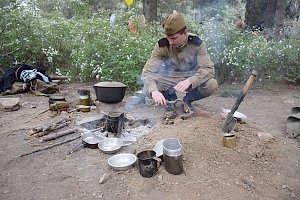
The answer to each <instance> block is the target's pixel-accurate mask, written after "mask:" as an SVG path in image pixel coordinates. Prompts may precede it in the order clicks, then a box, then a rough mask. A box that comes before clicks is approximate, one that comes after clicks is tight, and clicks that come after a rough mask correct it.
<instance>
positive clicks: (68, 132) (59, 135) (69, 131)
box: [40, 128, 78, 142]
mask: <svg viewBox="0 0 300 200" xmlns="http://www.w3.org/2000/svg"><path fill="white" fill-rule="evenodd" d="M77 130H78V129H77V128H73V129H69V130H65V131H62V132H59V133H53V134H50V135H46V136H44V137H42V138H41V139H40V142H47V141H50V140H54V139H57V138H59V137H62V136H65V135H68V134H71V133H75V132H77Z"/></svg>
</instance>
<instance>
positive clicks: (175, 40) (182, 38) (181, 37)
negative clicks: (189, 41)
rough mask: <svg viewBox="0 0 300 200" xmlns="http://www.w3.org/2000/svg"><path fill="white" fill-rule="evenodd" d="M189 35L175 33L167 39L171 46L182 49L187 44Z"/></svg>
mask: <svg viewBox="0 0 300 200" xmlns="http://www.w3.org/2000/svg"><path fill="white" fill-rule="evenodd" d="M186 37H187V34H186V32H184V33H175V34H173V35H167V39H168V41H169V43H170V45H172V46H174V47H180V46H182V45H184V44H185V42H186Z"/></svg>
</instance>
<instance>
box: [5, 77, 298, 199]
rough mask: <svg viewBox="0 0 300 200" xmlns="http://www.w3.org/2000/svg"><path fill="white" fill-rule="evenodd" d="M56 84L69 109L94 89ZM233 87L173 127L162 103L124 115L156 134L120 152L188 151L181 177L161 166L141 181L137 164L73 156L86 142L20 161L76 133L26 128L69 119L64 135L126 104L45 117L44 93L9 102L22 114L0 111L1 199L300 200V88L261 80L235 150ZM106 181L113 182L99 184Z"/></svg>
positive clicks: (248, 102)
mask: <svg viewBox="0 0 300 200" xmlns="http://www.w3.org/2000/svg"><path fill="white" fill-rule="evenodd" d="M91 85H92V84H91ZM233 86H234V87H233ZM60 87H61V93H63V94H64V95H65V97H66V99H67V101H68V102H70V103H71V106H72V107H73V108H74V107H75V105H76V104H78V99H79V96H78V94H77V89H78V88H79V87H84V88H89V89H90V90H91V94H92V98H95V93H94V91H93V88H92V87H90V86H89V85H88V84H86V85H83V84H78V83H76V84H75V83H72V84H67V83H66V84H61V85H60ZM230 87H231V88H235V89H237V88H238V89H240V88H241V87H242V86H241V85H231V86H230ZM227 89H228V86H225V85H222V86H221V87H220V89H219V91H217V92H216V93H215V94H214V95H212V96H210V97H208V98H206V99H203V100H200V101H198V102H195V103H194V107H195V108H196V109H198V110H202V111H203V112H205V113H206V114H207V115H201V116H198V117H193V118H190V119H187V120H182V119H180V118H176V119H175V121H174V124H167V125H166V124H163V123H162V122H163V116H164V109H163V108H160V107H153V106H146V105H143V106H137V107H135V108H133V109H131V110H129V111H128V112H126V113H125V115H127V116H131V117H136V118H138V117H145V118H147V119H149V121H150V122H151V124H152V126H153V129H152V130H151V131H150V132H148V133H147V134H145V135H144V136H143V137H140V138H139V139H138V141H137V142H136V143H135V144H133V145H130V146H128V147H123V149H122V150H121V152H131V153H132V152H134V153H135V154H137V153H138V152H140V151H143V150H146V149H153V147H154V145H155V144H156V143H157V142H158V141H159V140H161V139H165V138H170V137H172V138H178V139H179V141H180V142H181V144H182V146H183V159H184V161H183V167H184V171H185V174H184V173H182V174H181V175H172V174H169V173H168V172H167V171H166V170H165V168H164V165H162V166H161V167H160V168H159V171H158V173H157V174H156V175H155V176H153V177H152V178H144V177H142V176H141V175H140V174H139V171H138V168H137V166H136V165H135V166H134V167H133V168H131V169H129V170H127V171H115V170H113V169H110V168H109V167H108V164H107V159H108V158H109V157H110V156H111V155H108V154H104V153H102V152H101V151H100V150H99V149H89V148H82V149H80V150H79V151H77V152H74V153H73V154H71V155H68V152H69V151H70V150H71V149H72V148H74V146H76V145H77V144H78V143H79V142H80V138H79V139H77V140H74V141H71V142H68V143H65V144H62V145H59V146H56V147H53V148H50V149H47V150H43V151H39V152H36V153H33V154H30V155H26V156H22V157H21V155H22V154H25V153H28V152H33V151H35V150H38V149H41V148H43V147H47V146H49V145H53V144H56V143H58V142H62V141H65V140H67V139H70V138H74V136H79V135H80V133H75V134H70V135H68V136H64V137H61V138H58V139H56V140H53V141H49V142H44V143H41V142H39V140H38V138H36V137H32V136H30V135H29V131H30V129H32V128H34V127H37V126H39V125H43V124H46V123H49V122H50V121H52V120H57V119H60V118H66V117H67V118H69V119H70V120H71V124H69V126H68V127H67V129H69V128H74V127H76V123H77V122H78V121H79V120H82V119H84V118H86V117H93V116H98V115H100V112H101V111H104V110H105V111H107V110H110V109H116V108H117V107H122V106H123V105H124V102H126V99H127V97H126V98H125V99H124V100H123V102H122V103H121V104H117V105H107V104H105V105H104V104H100V105H99V106H98V108H97V109H93V110H92V111H91V112H89V113H82V112H72V113H61V114H59V115H56V116H55V115H53V114H52V113H51V112H49V111H48V112H45V113H42V114H40V113H41V112H42V111H44V110H46V109H47V108H48V98H47V97H37V96H35V95H34V94H32V93H25V94H17V95H13V96H10V97H19V98H20V103H21V108H20V109H19V110H17V111H13V112H0V128H1V129H0V137H1V140H0V158H1V159H0V177H1V178H0V183H1V187H0V199H3V200H8V199H12V200H15V199H22V200H34V199H37V200H43V199H47V200H48V199H61V200H62V199H68V200H69V199H70V200H71V199H74V200H75V199H76V200H77V199H78V200H79V199H85V200H89V199H93V200H94V199H107V200H108V199H144V200H147V199H166V200H168V199H172V200H175V199H176V200H177V199H178V200H179V199H189V200H194V199H195V200H196V199H226V200H228V199H234V200H236V199H241V200H242V199H264V200H268V199H270V200H271V199H272V200H274V199H284V200H288V199H300V167H299V166H300V149H299V147H300V146H299V142H298V141H297V140H296V139H290V138H288V137H287V135H286V134H285V129H286V118H287V116H288V115H289V114H290V111H291V108H292V107H294V106H299V105H300V87H299V86H297V87H296V86H287V85H273V84H260V83H257V84H256V85H255V87H253V88H252V89H251V90H250V92H249V93H248V94H247V95H246V97H245V99H244V101H243V102H242V103H241V105H240V107H239V109H238V111H240V112H242V113H244V114H245V115H247V117H248V118H247V119H245V120H244V121H245V123H240V124H238V126H237V129H236V130H237V131H236V132H235V134H236V136H237V146H236V147H234V148H226V147H224V146H223V145H222V138H223V134H222V131H221V127H222V123H223V121H224V119H223V118H222V117H221V115H220V113H221V107H224V108H228V109H230V108H231V106H232V105H233V104H234V102H235V99H236V97H234V96H228V97H221V96H222V95H221V94H223V93H224V91H225V90H227ZM103 176H105V177H107V179H106V181H105V182H104V183H102V184H100V183H99V180H100V179H101V178H102V177H103Z"/></svg>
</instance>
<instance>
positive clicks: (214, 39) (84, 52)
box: [0, 8, 300, 89]
mask: <svg viewBox="0 0 300 200" xmlns="http://www.w3.org/2000/svg"><path fill="white" fill-rule="evenodd" d="M137 13H138V11H137V10H134V9H131V10H130V12H125V13H122V12H120V13H117V26H115V27H110V25H109V16H108V13H107V12H103V13H101V12H99V13H97V14H95V15H93V16H91V17H87V16H86V14H84V17H80V16H73V17H72V18H70V19H66V18H64V17H62V15H60V14H55V13H52V15H51V16H50V15H48V16H47V18H45V17H40V16H32V15H31V13H29V12H25V11H24V10H22V9H13V8H1V9H0V17H1V19H2V20H1V22H0V28H1V29H0V30H1V32H0V39H1V41H2V43H1V46H0V47H1V48H0V56H1V57H0V59H1V60H0V62H1V68H2V71H4V70H5V69H8V68H9V67H10V66H11V65H12V63H13V60H16V61H18V62H23V63H33V64H37V65H38V66H40V67H44V68H47V69H48V72H49V73H55V72H60V73H62V74H63V75H68V76H69V77H70V78H71V79H73V80H81V81H96V80H97V81H122V82H124V83H125V84H127V85H129V86H130V88H131V89H136V88H137V85H136V77H137V75H139V74H140V73H141V71H142V68H143V66H144V64H145V62H146V61H147V59H148V58H149V57H150V54H151V51H152V49H153V47H154V45H155V43H156V42H157V40H158V39H160V38H161V37H163V36H164V35H163V32H162V30H161V27H160V25H159V24H146V25H145V26H142V25H141V24H140V17H139V14H137ZM75 14H76V13H75ZM79 14H80V13H79ZM129 18H130V19H131V20H132V21H133V22H135V23H136V25H137V30H138V32H137V33H132V32H130V31H129V30H128V27H127V22H128V19H129ZM187 19H188V27H189V29H190V31H191V32H194V33H197V34H199V35H200V36H201V37H202V38H203V40H204V41H205V42H206V45H207V48H208V51H209V53H210V55H211V58H212V60H213V62H214V63H215V66H216V71H217V76H218V79H219V80H221V81H220V82H225V81H243V80H244V79H245V78H247V77H248V76H249V74H250V72H251V71H252V70H253V69H255V70H257V71H259V72H260V74H261V75H264V76H265V77H266V78H269V79H272V80H280V81H282V80H284V81H288V82H291V83H295V82H296V81H297V79H299V74H300V55H299V54H300V53H299V52H300V51H299V49H300V33H299V31H298V32H296V33H294V34H293V35H292V37H291V38H289V39H285V40H283V41H281V42H276V41H267V40H266V39H265V38H264V37H263V36H262V35H259V36H253V35H252V34H250V33H245V32H241V31H239V30H236V29H235V28H234V26H233V25H232V24H229V23H228V22H225V21H220V20H218V21H216V19H211V20H208V21H206V22H205V24H204V25H199V24H195V23H194V22H193V21H192V20H190V19H189V18H187ZM264 76H260V77H261V78H263V77H264Z"/></svg>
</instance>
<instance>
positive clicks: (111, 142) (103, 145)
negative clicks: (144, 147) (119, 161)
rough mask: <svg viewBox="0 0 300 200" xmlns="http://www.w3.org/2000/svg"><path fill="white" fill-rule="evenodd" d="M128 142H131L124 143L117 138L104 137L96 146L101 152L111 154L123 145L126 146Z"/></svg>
mask: <svg viewBox="0 0 300 200" xmlns="http://www.w3.org/2000/svg"><path fill="white" fill-rule="evenodd" d="M130 144H131V143H127V144H124V142H123V141H122V140H120V139H119V138H104V139H103V140H101V141H100V142H99V143H98V148H99V149H100V150H101V151H102V152H103V153H107V154H113V153H116V152H118V151H120V149H121V148H122V147H123V146H128V145H130Z"/></svg>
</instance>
